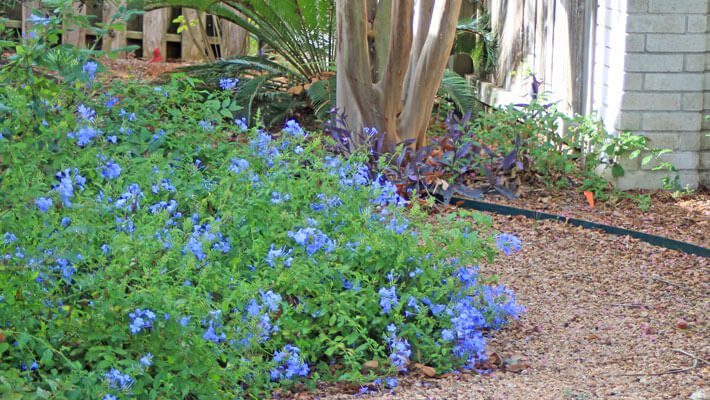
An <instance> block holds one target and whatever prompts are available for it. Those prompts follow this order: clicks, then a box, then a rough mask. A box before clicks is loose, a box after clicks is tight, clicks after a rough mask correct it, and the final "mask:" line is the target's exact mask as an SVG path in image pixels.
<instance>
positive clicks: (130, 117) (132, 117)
mask: <svg viewBox="0 0 710 400" xmlns="http://www.w3.org/2000/svg"><path fill="white" fill-rule="evenodd" d="M118 115H120V116H121V117H124V118H126V117H128V120H129V121H131V122H133V121H135V120H136V113H134V112H130V113H129V112H128V111H126V110H125V109H123V108H122V109H121V110H120V111H119V112H118Z"/></svg>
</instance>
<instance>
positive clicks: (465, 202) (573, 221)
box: [451, 197, 710, 257]
mask: <svg viewBox="0 0 710 400" xmlns="http://www.w3.org/2000/svg"><path fill="white" fill-rule="evenodd" d="M451 204H456V205H457V206H459V207H462V208H467V209H471V210H477V211H487V212H492V213H495V214H501V215H522V216H524V217H527V218H531V219H535V220H538V221H539V220H546V219H551V220H555V221H561V222H564V223H567V224H570V225H573V226H580V227H582V228H585V229H598V230H601V231H603V232H605V233H609V234H612V235H617V236H631V237H633V238H636V239H639V240H642V241H644V242H646V243H649V244H652V245H654V246H659V247H664V248H666V249H670V250H677V251H681V252H683V253H687V254H694V255H698V256H701V257H710V249H708V248H706V247H702V246H698V245H695V244H691V243H686V242H681V241H679V240H674V239H669V238H666V237H663V236H656V235H650V234H648V233H643V232H637V231H632V230H630V229H625V228H619V227H616V226H611V225H604V224H599V223H596V222H590V221H585V220H582V219H577V218H568V217H564V216H561V215H556V214H550V213H545V212H540V211H532V210H526V209H524V208H516V207H510V206H504V205H499V204H493V203H486V202H482V201H478V200H470V199H465V198H460V197H453V198H451Z"/></svg>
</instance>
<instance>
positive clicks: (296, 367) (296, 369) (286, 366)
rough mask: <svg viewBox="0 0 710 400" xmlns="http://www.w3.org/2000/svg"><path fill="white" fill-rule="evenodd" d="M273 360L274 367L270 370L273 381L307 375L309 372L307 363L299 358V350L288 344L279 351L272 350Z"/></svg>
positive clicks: (288, 379)
mask: <svg viewBox="0 0 710 400" xmlns="http://www.w3.org/2000/svg"><path fill="white" fill-rule="evenodd" d="M273 362H274V363H275V364H276V368H274V369H272V370H271V380H272V381H274V382H279V381H283V380H287V381H290V380H293V379H294V378H297V377H304V376H308V374H309V373H310V372H311V371H310V369H309V368H308V364H306V363H305V362H304V361H303V359H302V358H301V350H300V349H299V348H298V347H296V346H293V345H290V344H287V345H286V346H284V348H283V349H282V350H281V351H276V352H274V358H273Z"/></svg>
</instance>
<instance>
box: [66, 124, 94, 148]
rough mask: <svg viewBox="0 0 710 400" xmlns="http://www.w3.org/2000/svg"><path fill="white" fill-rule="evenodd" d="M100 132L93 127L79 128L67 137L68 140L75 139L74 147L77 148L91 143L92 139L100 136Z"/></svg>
mask: <svg viewBox="0 0 710 400" xmlns="http://www.w3.org/2000/svg"><path fill="white" fill-rule="evenodd" d="M100 134H101V131H100V130H98V129H96V128H94V127H93V126H83V127H81V128H79V130H78V131H76V132H69V134H68V135H67V136H68V137H69V138H70V139H74V138H76V145H77V146H79V147H84V146H86V145H88V144H89V143H91V142H92V141H93V139H94V138H95V137H96V136H98V135H100Z"/></svg>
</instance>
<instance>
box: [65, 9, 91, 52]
mask: <svg viewBox="0 0 710 400" xmlns="http://www.w3.org/2000/svg"><path fill="white" fill-rule="evenodd" d="M72 8H73V9H74V13H75V14H79V15H85V14H86V5H84V4H83V3H82V2H79V1H75V2H74V3H73V7H72ZM62 43H63V44H71V45H73V46H77V47H86V29H84V28H81V27H78V26H69V25H66V23H65V25H64V32H63V33H62Z"/></svg>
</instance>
